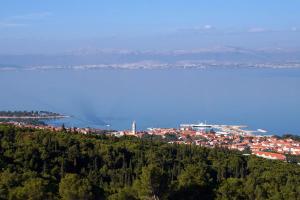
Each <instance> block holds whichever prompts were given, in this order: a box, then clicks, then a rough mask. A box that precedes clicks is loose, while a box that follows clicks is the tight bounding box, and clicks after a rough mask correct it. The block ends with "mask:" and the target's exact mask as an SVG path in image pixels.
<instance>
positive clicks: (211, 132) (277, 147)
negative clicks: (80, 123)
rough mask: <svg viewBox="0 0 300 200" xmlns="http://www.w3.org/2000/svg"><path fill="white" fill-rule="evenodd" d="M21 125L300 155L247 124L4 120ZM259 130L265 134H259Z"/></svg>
mask: <svg viewBox="0 0 300 200" xmlns="http://www.w3.org/2000/svg"><path fill="white" fill-rule="evenodd" d="M0 124H10V125H14V126H17V127H21V128H33V129H41V130H50V131H62V130H64V131H66V132H68V133H70V134H72V133H80V134H106V135H111V136H115V137H122V136H135V137H140V138H142V137H145V136H151V137H153V136H155V137H160V138H162V139H164V140H165V141H167V142H168V143H170V144H173V143H176V144H193V145H199V146H202V147H207V148H214V147H220V148H227V149H231V150H238V151H241V152H243V153H244V155H250V154H253V155H256V156H258V157H262V158H266V159H272V160H282V161H286V160H287V157H286V155H293V156H300V142H299V141H296V140H293V139H291V138H287V139H281V138H279V137H277V136H273V135H265V134H263V133H266V131H265V130H262V129H258V130H257V131H248V130H244V129H245V128H246V126H238V125H237V126H234V125H209V124H206V123H199V124H181V125H180V127H179V128H149V129H147V130H146V131H137V129H136V122H135V121H133V123H132V127H131V130H122V131H112V130H110V131H107V130H101V129H95V128H75V127H71V128H69V127H65V126H64V125H63V126H62V127H56V126H52V125H32V124H26V123H22V122H21V123H20V122H14V121H12V122H0ZM254 132H258V133H261V134H257V133H256V134H255V133H254Z"/></svg>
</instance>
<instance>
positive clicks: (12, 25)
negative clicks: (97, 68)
mask: <svg viewBox="0 0 300 200" xmlns="http://www.w3.org/2000/svg"><path fill="white" fill-rule="evenodd" d="M299 8H300V1H298V0H288V1H284V0H263V1H262V0H243V1H241V0H226V1H224V0H201V1H199V0H185V1H184V0H126V1H125V0H84V1H83V0H43V1H41V0H26V1H25V0H23V1H20V0H1V2H0V54H37V53H38V54H44V53H45V54H46V53H61V52H69V51H73V50H76V49H84V48H99V49H130V50H174V49H185V50H193V49H199V48H211V47H221V46H236V47H243V48H287V49H298V48H299V47H300V12H299Z"/></svg>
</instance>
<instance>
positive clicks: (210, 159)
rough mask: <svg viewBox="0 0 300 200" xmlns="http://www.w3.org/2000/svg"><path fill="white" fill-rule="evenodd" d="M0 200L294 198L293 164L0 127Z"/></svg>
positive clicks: (297, 185)
mask: <svg viewBox="0 0 300 200" xmlns="http://www.w3.org/2000/svg"><path fill="white" fill-rule="evenodd" d="M0 140H1V143H0V200H2V199H3V200H4V199H12V200H21V199H22V200H23V199H31V200H37V199H43V200H47V199H63V200H85V199H87V200H88V199H109V200H135V199H136V200H138V199H141V200H158V199H160V200H164V199H166V200H167V199H170V200H171V199H172V200H177V199H178V200H179V199H184V200H189V199H236V200H238V199H258V200H259V199H274V200H275V199H278V200H280V199H300V166H299V165H297V164H292V163H286V162H282V161H271V160H266V159H261V158H257V157H254V156H244V155H242V154H241V153H240V152H236V151H229V150H226V149H220V148H215V149H208V148H203V147H199V146H195V145H178V144H168V143H166V142H162V141H159V140H154V139H153V138H151V137H149V138H147V139H139V138H136V137H128V136H124V137H121V138H116V137H111V136H105V135H92V134H91V135H82V134H77V133H67V132H51V131H46V130H37V129H28V128H17V127H14V126H9V125H0Z"/></svg>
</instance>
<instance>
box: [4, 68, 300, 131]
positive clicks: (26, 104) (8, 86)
mask: <svg viewBox="0 0 300 200" xmlns="http://www.w3.org/2000/svg"><path fill="white" fill-rule="evenodd" d="M0 90H1V95H0V110H48V111H53V112H59V113H62V114H67V115H71V116H72V117H71V118H69V119H64V120H60V121H52V122H51V123H52V124H56V125H61V124H62V123H65V124H66V125H68V126H77V127H98V128H108V127H106V126H105V124H110V125H111V126H110V127H109V128H110V129H129V128H130V125H131V122H132V121H133V120H136V122H137V126H138V129H146V128H148V127H178V125H179V124H180V123H195V122H204V121H206V122H207V123H216V124H243V125H248V126H249V129H258V128H261V129H266V130H268V131H269V133H274V134H283V133H293V134H300V69H206V70H178V69H177V70H46V71H24V70H20V71H0Z"/></svg>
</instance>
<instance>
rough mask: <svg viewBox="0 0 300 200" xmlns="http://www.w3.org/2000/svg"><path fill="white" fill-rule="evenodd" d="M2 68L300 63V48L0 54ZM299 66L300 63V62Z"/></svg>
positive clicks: (84, 50) (80, 50)
mask: <svg viewBox="0 0 300 200" xmlns="http://www.w3.org/2000/svg"><path fill="white" fill-rule="evenodd" d="M0 63H1V64H0V68H2V69H3V68H7V69H10V68H21V67H27V68H28V67H29V68H30V67H31V68H36V67H50V66H51V67H76V66H77V67H78V66H80V67H84V66H94V67H95V66H98V67H109V66H110V67H120V66H123V67H124V66H125V67H126V66H141V65H146V66H148V67H149V66H150V67H151V66H154V67H171V66H172V65H174V66H198V65H199V66H202V65H209V66H210V65H211V66H213V65H225V66H227V65H237V66H242V65H245V66H249V65H266V64H267V65H273V64H274V65H276V66H277V65H287V66H288V65H290V64H292V65H294V64H299V63H300V50H284V49H258V50H251V49H243V48H237V47H218V48H210V49H198V50H191V51H187V50H174V51H129V50H102V49H79V50H76V51H71V52H66V53H61V54H52V55H49V54H48V55H46V54H45V55H42V54H39V55H38V54H35V55H27V54H23V55H0ZM297 66H298V65H297Z"/></svg>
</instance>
